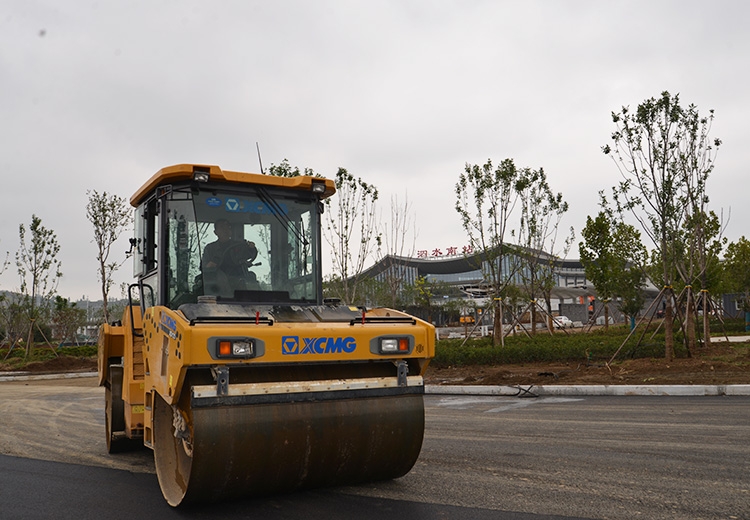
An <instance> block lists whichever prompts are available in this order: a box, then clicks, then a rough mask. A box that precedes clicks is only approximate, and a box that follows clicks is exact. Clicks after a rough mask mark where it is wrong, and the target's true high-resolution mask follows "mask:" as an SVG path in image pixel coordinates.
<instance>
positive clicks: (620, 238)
mask: <svg viewBox="0 0 750 520" xmlns="http://www.w3.org/2000/svg"><path fill="white" fill-rule="evenodd" d="M602 206H603V207H604V210H603V211H600V212H599V214H598V215H597V216H596V218H593V219H592V218H591V217H590V216H589V217H587V218H586V227H584V229H583V231H582V232H581V235H582V238H583V241H582V242H580V243H579V244H578V251H579V254H580V257H581V263H582V264H583V267H584V269H585V271H586V279H588V280H591V283H593V284H594V287H596V292H597V294H598V295H599V299H601V300H602V301H604V302H605V305H604V327H605V328H607V327H608V324H609V306H608V305H607V302H609V301H610V300H613V299H614V298H615V297H620V310H621V311H622V312H623V313H624V314H627V315H629V316H631V318H632V317H634V316H635V315H636V314H637V313H638V312H639V311H640V310H641V308H642V306H643V295H642V289H643V286H644V282H645V279H644V278H645V276H644V272H643V270H642V269H643V265H644V263H645V260H646V249H645V247H644V246H643V244H642V243H641V238H640V233H638V231H637V230H636V229H635V228H634V227H633V226H630V225H628V224H625V223H624V222H622V221H618V220H616V219H615V218H614V216H613V215H612V212H611V211H610V210H609V209H608V208H607V207H606V201H605V200H604V199H603V198H602ZM631 322H632V320H631Z"/></svg>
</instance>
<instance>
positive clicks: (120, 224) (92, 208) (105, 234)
mask: <svg viewBox="0 0 750 520" xmlns="http://www.w3.org/2000/svg"><path fill="white" fill-rule="evenodd" d="M86 194H87V195H88V197H89V201H88V204H86V218H87V219H88V220H89V222H91V224H92V225H93V227H94V243H95V244H96V248H97V253H96V260H97V262H99V268H98V269H97V275H98V277H99V282H100V283H101V289H102V302H103V309H102V312H103V314H104V321H105V323H109V321H110V320H109V307H108V305H107V302H108V296H109V291H110V289H111V288H112V285H113V284H114V280H113V277H114V273H115V271H117V269H119V268H120V266H121V265H122V264H123V262H124V261H125V259H123V260H122V261H119V262H118V261H110V254H111V252H112V246H113V245H114V244H115V242H117V239H118V238H120V235H121V234H122V232H123V231H124V230H125V228H127V227H128V226H130V224H132V222H133V216H132V211H131V210H130V205H129V204H128V202H127V200H125V199H124V198H123V197H120V196H119V195H115V194H108V193H107V192H106V191H105V192H103V193H99V192H98V191H96V190H90V191H87V192H86Z"/></svg>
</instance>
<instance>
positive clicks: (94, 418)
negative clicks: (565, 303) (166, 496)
mask: <svg viewBox="0 0 750 520" xmlns="http://www.w3.org/2000/svg"><path fill="white" fill-rule="evenodd" d="M94 385H95V382H94V381H92V380H68V381H55V382H49V381H48V382H29V383H24V382H13V383H0V418H1V420H2V422H0V453H2V454H5V456H0V507H1V508H2V509H0V517H2V518H31V517H36V518H79V519H83V518H101V517H102V516H109V517H112V518H117V517H121V518H125V517H128V518H133V517H137V516H143V515H146V516H148V517H151V516H157V515H156V512H158V516H159V517H163V518H170V517H173V516H174V517H177V515H178V512H177V511H173V510H171V509H169V508H168V506H166V505H165V504H164V503H163V501H162V499H161V497H160V493H159V490H158V484H157V483H156V478H155V476H154V475H153V462H152V460H151V453H150V452H149V451H147V450H144V451H141V452H136V453H131V454H127V455H118V456H116V457H114V456H110V455H108V454H107V453H106V449H105V445H104V438H103V431H104V426H103V410H102V401H103V392H102V390H101V389H99V388H96V387H95V386H94ZM426 405H427V406H426V410H427V431H426V437H425V443H424V447H423V450H422V454H421V456H420V459H419V461H418V462H417V465H416V466H415V468H414V470H412V472H411V473H409V474H408V475H407V476H406V477H404V478H402V479H398V480H395V481H391V482H381V483H375V484H369V485H364V486H356V487H349V488H338V489H335V490H322V491H315V492H309V493H296V494H291V495H287V496H283V497H275V498H271V499H264V500H255V501H251V502H240V503H234V504H223V505H221V506H220V507H210V508H203V509H200V510H199V511H194V512H193V513H192V514H191V515H190V516H196V517H197V518H218V517H226V516H230V517H232V518H246V517H247V518H249V517H251V516H252V517H255V518H258V517H260V518H298V517H301V516H304V517H306V518H311V519H315V518H324V517H325V518H350V517H352V516H355V515H356V517H357V518H363V519H368V518H386V517H388V518H391V517H394V516H399V517H401V516H403V517H405V518H413V519H419V518H477V519H484V518H497V519H508V520H510V519H514V520H521V519H524V520H526V519H528V520H532V519H533V520H541V519H544V518H563V517H569V518H601V519H604V518H613V519H631V518H648V519H660V518H664V519H698V518H725V519H732V518H737V519H750V442H748V439H750V399H748V398H746V397H585V398H559V397H545V398H537V399H531V398H528V399H518V398H510V397H483V396H479V397H472V396H464V397H454V396H428V397H427V398H426ZM50 461H53V462H50ZM134 496H137V497H138V499H137V500H133V497H134ZM96 497H101V499H99V500H94V501H93V503H92V502H90V501H86V502H84V500H87V499H91V498H94V499H96ZM149 512H150V514H149ZM545 515H546V516H545Z"/></svg>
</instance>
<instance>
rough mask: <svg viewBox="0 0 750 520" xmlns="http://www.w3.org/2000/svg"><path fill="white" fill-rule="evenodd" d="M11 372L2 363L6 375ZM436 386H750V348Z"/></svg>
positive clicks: (81, 361)
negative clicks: (669, 360) (668, 359)
mask: <svg viewBox="0 0 750 520" xmlns="http://www.w3.org/2000/svg"><path fill="white" fill-rule="evenodd" d="M4 368H5V369H7V368H6V367H3V366H2V365H1V364H0V370H3V369H4ZM19 370H20V371H24V372H31V373H34V374H49V373H60V372H92V371H93V372H95V371H96V370H97V360H96V358H95V357H89V358H84V357H70V356H59V357H56V358H53V359H49V360H47V361H34V362H31V363H29V364H27V365H26V366H25V367H23V368H20V369H19ZM425 383H426V384H431V385H500V386H517V385H555V384H558V385H730V384H735V385H736V384H750V343H745V344H730V343H714V344H712V346H711V347H710V348H701V349H698V351H697V352H695V353H694V355H693V357H690V358H678V359H674V360H672V361H671V362H669V363H667V362H666V361H665V360H664V359H658V358H641V359H626V360H617V361H615V362H613V363H612V364H611V365H609V366H607V365H606V363H605V362H603V361H601V362H593V363H577V362H568V363H565V362H554V363H524V364H513V365H496V366H485V365H470V366H460V367H441V366H438V365H436V364H432V365H430V367H429V368H428V370H427V374H426V375H425Z"/></svg>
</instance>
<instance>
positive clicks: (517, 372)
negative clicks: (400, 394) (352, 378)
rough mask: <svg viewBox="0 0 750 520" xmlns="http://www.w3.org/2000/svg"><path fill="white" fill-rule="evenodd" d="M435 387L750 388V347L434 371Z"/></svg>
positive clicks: (723, 346) (429, 378)
mask: <svg viewBox="0 0 750 520" xmlns="http://www.w3.org/2000/svg"><path fill="white" fill-rule="evenodd" d="M425 383H427V384H432V385H500V386H517V385H556V384H557V385H729V384H750V345H749V344H742V345H737V344H729V343H715V344H712V346H711V347H709V348H701V349H699V350H698V351H697V352H695V353H694V355H693V357H690V358H678V359H674V360H672V361H671V362H669V363H668V362H667V361H666V360H665V359H653V358H642V359H626V360H622V361H618V360H616V361H614V362H613V363H612V364H611V365H609V366H607V364H606V362H604V361H601V362H593V363H576V362H569V363H564V362H557V363H524V364H518V365H515V364H514V365H497V366H480V365H473V366H461V367H440V366H434V365H430V367H429V368H428V370H427V374H426V376H425Z"/></svg>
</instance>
